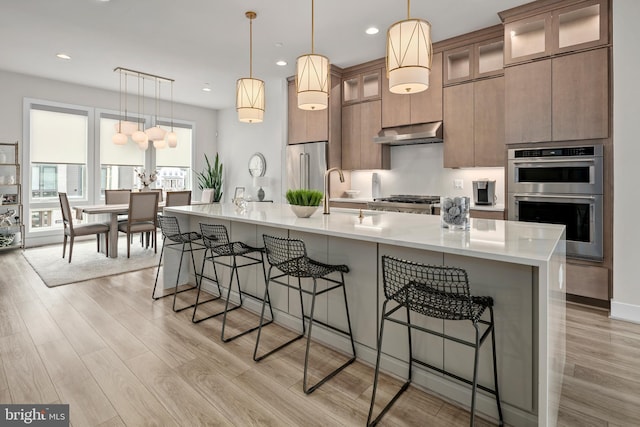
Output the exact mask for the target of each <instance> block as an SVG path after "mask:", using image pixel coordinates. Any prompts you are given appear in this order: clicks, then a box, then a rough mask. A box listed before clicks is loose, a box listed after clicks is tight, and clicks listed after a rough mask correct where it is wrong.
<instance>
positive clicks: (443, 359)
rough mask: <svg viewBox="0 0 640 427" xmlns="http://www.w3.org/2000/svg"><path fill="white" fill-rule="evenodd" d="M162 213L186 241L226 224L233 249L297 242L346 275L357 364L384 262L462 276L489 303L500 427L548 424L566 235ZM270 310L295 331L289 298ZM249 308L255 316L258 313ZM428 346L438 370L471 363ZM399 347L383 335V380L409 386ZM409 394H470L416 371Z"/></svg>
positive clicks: (547, 227)
mask: <svg viewBox="0 0 640 427" xmlns="http://www.w3.org/2000/svg"><path fill="white" fill-rule="evenodd" d="M165 213H166V214H167V215H172V216H176V217H178V219H179V220H180V223H181V227H182V228H184V229H185V230H184V231H186V230H187V229H191V230H199V226H198V224H199V223H200V222H205V223H221V224H225V225H226V226H227V227H228V228H229V232H230V235H231V239H232V240H242V241H245V242H246V243H249V244H258V245H260V246H261V245H262V234H263V233H267V234H276V235H281V236H288V237H296V238H302V239H303V240H305V242H306V243H307V246H308V250H309V253H310V254H312V255H313V256H314V257H319V258H320V259H321V260H325V261H327V262H340V263H346V264H348V265H349V266H350V268H351V272H350V273H349V274H348V275H347V277H346V280H347V289H348V298H349V305H350V310H351V311H352V322H353V327H354V334H355V337H356V341H357V350H358V358H360V359H361V360H363V361H364V362H366V363H369V364H373V363H374V362H375V350H376V337H377V330H378V327H379V316H380V310H381V305H382V301H383V299H384V294H383V290H382V283H381V282H382V279H381V277H382V276H381V274H380V266H379V263H380V256H381V255H384V254H390V255H395V256H399V257H403V258H406V259H412V260H416V261H420V262H426V263H431V264H439V265H443V264H444V265H451V266H458V267H462V268H465V269H467V271H468V272H469V277H470V282H471V290H472V293H473V294H476V295H489V296H492V297H493V298H494V300H495V302H496V334H497V336H496V339H497V342H498V364H499V377H500V387H501V394H502V396H503V399H502V401H503V403H504V410H505V421H506V422H507V423H509V424H513V425H532V426H533V425H541V426H553V425H555V423H556V418H557V412H558V404H559V399H560V390H561V385H562V373H563V370H564V360H565V352H564V351H565V335H564V318H565V286H564V280H565V241H564V240H565V230H564V226H559V225H551V224H532V223H524V222H512V221H500V220H487V219H472V220H471V228H470V230H468V231H449V230H447V229H442V228H441V226H440V218H439V217H436V216H429V215H414V214H403V213H394V212H364V215H363V217H359V215H358V211H354V210H346V209H345V210H340V209H333V210H332V213H331V214H330V215H323V214H322V213H321V212H318V213H316V214H314V215H313V216H311V217H310V218H297V217H296V216H295V215H294V214H293V213H292V212H291V210H290V208H289V206H288V205H281V204H264V203H249V206H248V207H247V209H244V210H242V209H239V208H237V207H236V206H235V205H233V204H211V205H199V206H184V207H172V208H166V209H165ZM168 255H169V254H168ZM170 263H171V262H169V263H167V262H166V260H165V273H164V274H165V275H166V274H171V272H172V271H173V269H172V268H168V267H167V265H168V264H170ZM196 265H198V264H197V263H196ZM183 267H184V266H183ZM247 270H250V269H247ZM191 273H192V272H191ZM173 274H175V271H173ZM173 277H174V278H175V276H173ZM241 279H242V283H243V285H245V286H248V287H249V288H252V290H253V291H254V292H258V294H259V292H260V291H261V290H262V291H263V290H264V282H263V279H262V276H261V274H257V272H256V271H254V272H248V273H247V274H246V275H245V276H243V277H241ZM174 280H175V279H174ZM183 280H184V281H185V282H186V281H187V280H189V277H188V276H186V275H185V277H184V279H183ZM224 281H225V280H224V279H223V280H221V282H223V283H224ZM165 282H168V283H174V282H173V280H168V281H165ZM203 286H205V287H206V283H205V285H203ZM272 302H273V305H274V308H275V310H276V321H277V322H279V323H281V324H283V325H285V326H291V327H292V326H293V325H295V324H296V322H295V320H296V316H299V312H300V308H299V304H297V305H296V304H295V303H294V302H293V301H292V300H291V301H290V300H289V298H288V295H284V294H283V295H278V296H276V297H275V298H272ZM321 307H322V308H321V310H324V311H325V313H324V315H325V316H326V317H327V318H329V317H330V318H332V320H334V319H335V316H336V314H334V313H332V307H331V305H330V304H326V303H325V304H324V305H321ZM373 307H375V308H376V309H372V308H373ZM247 308H249V309H250V310H254V311H258V309H259V305H257V304H255V305H253V306H252V305H248V306H247ZM420 321H423V322H425V324H429V325H430V327H434V326H435V327H440V328H442V329H443V330H446V331H447V333H459V334H460V336H466V334H467V333H468V332H469V331H467V329H469V328H467V326H469V325H456V324H454V323H451V322H449V321H444V322H443V321H439V324H434V321H433V319H420ZM298 322H299V321H298ZM436 323H437V322H436ZM470 329H473V328H470ZM403 338H404V342H403ZM420 339H422V337H420ZM319 340H321V341H323V342H325V343H326V344H328V345H330V346H332V347H335V348H338V349H340V348H343V347H344V343H342V342H340V339H339V338H337V337H336V336H334V335H333V334H332V333H331V332H329V331H325V333H323V334H322V335H319ZM423 341H424V342H423V343H422V344H423V345H422V348H420V349H419V350H418V352H419V353H420V354H421V355H422V356H424V357H426V358H427V359H428V360H430V361H431V362H433V363H435V364H441V365H444V364H447V367H448V368H453V370H455V371H457V372H459V373H460V374H462V375H467V374H468V373H469V368H470V367H471V366H472V363H471V361H472V359H469V354H468V352H467V351H465V350H464V349H463V350H460V349H459V348H458V347H455V348H454V347H451V346H450V345H449V344H444V343H442V342H439V341H438V340H434V339H431V338H429V339H424V340H423ZM405 347H406V333H400V332H399V333H398V334H390V339H389V342H387V337H386V336H385V344H384V347H383V353H384V357H383V364H382V367H383V369H384V370H386V371H387V372H390V373H393V374H396V375H400V376H404V375H406V365H407V364H406V351H403V349H404V348H405ZM484 350H486V349H483V353H481V359H480V366H481V368H480V369H481V372H480V381H481V382H482V381H485V382H486V381H489V379H490V373H491V369H490V357H487V354H485V352H484ZM414 383H415V384H416V385H418V386H421V387H424V388H426V389H430V390H433V391H435V392H437V393H439V394H442V395H444V396H445V397H447V398H450V399H452V400H454V401H457V402H459V403H460V404H461V405H466V406H468V404H469V401H470V398H469V396H470V394H469V390H468V388H467V387H466V386H462V385H460V383H458V382H456V381H454V380H449V379H447V378H444V377H442V376H441V375H439V374H435V373H432V372H428V371H425V370H418V371H417V372H416V375H415V378H414ZM492 399H493V398H492V396H489V395H484V394H482V393H479V394H478V407H477V408H478V412H480V413H484V414H487V415H489V416H493V417H494V418H495V416H496V414H495V413H494V412H495V402H494V401H493V400H492Z"/></svg>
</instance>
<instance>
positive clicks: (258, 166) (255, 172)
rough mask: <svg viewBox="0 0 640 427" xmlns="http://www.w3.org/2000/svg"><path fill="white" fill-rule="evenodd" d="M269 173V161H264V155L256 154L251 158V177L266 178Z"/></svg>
mask: <svg viewBox="0 0 640 427" xmlns="http://www.w3.org/2000/svg"><path fill="white" fill-rule="evenodd" d="M266 171H267V161H266V160H265V159H264V156H263V155H262V153H255V154H253V155H252V156H251V157H249V175H251V176H253V177H255V176H264V173H265V172H266Z"/></svg>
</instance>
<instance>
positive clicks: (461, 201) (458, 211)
mask: <svg viewBox="0 0 640 427" xmlns="http://www.w3.org/2000/svg"><path fill="white" fill-rule="evenodd" d="M470 207H471V198H469V197H441V198H440V218H441V222H442V227H443V228H448V229H449V230H468V229H469V225H470V220H469V214H470Z"/></svg>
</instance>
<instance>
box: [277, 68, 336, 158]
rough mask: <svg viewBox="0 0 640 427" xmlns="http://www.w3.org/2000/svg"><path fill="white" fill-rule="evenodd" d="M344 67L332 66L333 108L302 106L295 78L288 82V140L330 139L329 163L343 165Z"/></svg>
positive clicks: (313, 140)
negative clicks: (304, 107)
mask: <svg viewBox="0 0 640 427" xmlns="http://www.w3.org/2000/svg"><path fill="white" fill-rule="evenodd" d="M341 82H342V70H341V69H340V68H338V67H336V66H333V65H332V66H331V92H330V93H329V108H326V109H324V110H320V111H307V110H301V109H300V108H298V100H297V94H296V83H295V78H293V77H291V78H289V86H288V139H287V140H288V143H289V144H302V143H305V142H316V141H328V143H329V144H328V157H327V162H328V167H330V168H332V167H341V166H342V131H341V127H342V125H341V123H342V90H341Z"/></svg>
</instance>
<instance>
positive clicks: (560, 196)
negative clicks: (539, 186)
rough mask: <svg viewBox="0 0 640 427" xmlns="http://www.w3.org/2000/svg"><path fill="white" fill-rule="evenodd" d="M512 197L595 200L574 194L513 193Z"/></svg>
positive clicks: (593, 197)
mask: <svg viewBox="0 0 640 427" xmlns="http://www.w3.org/2000/svg"><path fill="white" fill-rule="evenodd" d="M513 197H514V198H516V199H522V198H524V197H535V198H537V199H582V200H595V199H596V198H595V196H580V195H575V194H531V193H527V194H522V193H514V194H513Z"/></svg>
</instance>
